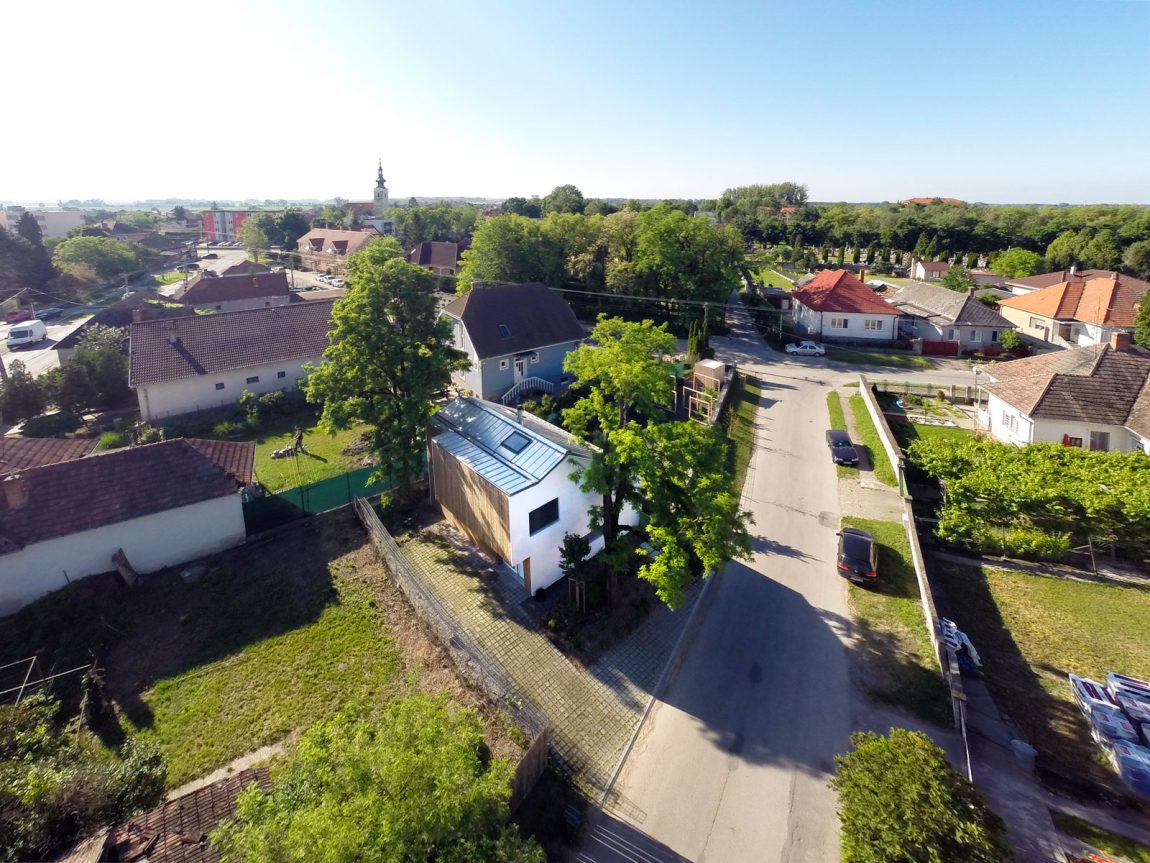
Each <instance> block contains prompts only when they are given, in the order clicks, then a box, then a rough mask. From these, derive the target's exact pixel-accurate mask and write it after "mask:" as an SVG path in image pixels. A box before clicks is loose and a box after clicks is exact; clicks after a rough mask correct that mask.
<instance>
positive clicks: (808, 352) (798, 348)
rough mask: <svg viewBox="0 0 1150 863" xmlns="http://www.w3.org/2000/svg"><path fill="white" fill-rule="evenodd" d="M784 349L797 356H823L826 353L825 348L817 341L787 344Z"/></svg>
mask: <svg viewBox="0 0 1150 863" xmlns="http://www.w3.org/2000/svg"><path fill="white" fill-rule="evenodd" d="M785 350H786V352H787V353H788V354H790V355H791V356H798V357H823V356H826V353H827V349H826V348H824V347H823V346H822V345H820V344H819V343H818V342H808V341H802V342H799V343H798V344H790V345H787V346H786V348H785Z"/></svg>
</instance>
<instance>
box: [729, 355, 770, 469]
mask: <svg viewBox="0 0 1150 863" xmlns="http://www.w3.org/2000/svg"><path fill="white" fill-rule="evenodd" d="M761 395H762V391H761V390H760V389H759V382H758V380H757V379H755V378H753V377H751V376H750V375H743V374H741V375H739V388H738V389H737V390H735V392H734V393H733V394H732V397H733V398H734V402H733V403H732V404H731V407H730V418H729V420H728V421H727V440H729V441H730V442H731V443H732V444H734V450H733V452H734V471H735V484H736V487H737V488H739V489H742V487H743V482H744V481H745V480H746V478H747V467H748V465H750V462H751V456H752V454H753V453H754V451H755V417H756V415H757V414H758V410H759V397H760V396H761Z"/></svg>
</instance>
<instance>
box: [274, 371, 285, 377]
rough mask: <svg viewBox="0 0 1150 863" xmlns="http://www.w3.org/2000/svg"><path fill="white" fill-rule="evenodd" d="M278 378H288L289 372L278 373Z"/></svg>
mask: <svg viewBox="0 0 1150 863" xmlns="http://www.w3.org/2000/svg"><path fill="white" fill-rule="evenodd" d="M276 377H277V378H286V377H287V372H276Z"/></svg>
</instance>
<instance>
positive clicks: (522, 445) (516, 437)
mask: <svg viewBox="0 0 1150 863" xmlns="http://www.w3.org/2000/svg"><path fill="white" fill-rule="evenodd" d="M529 443H531V438H529V437H527V435H525V434H520V433H519V432H512V433H511V434H509V435H508V436H507V437H505V438H504V439H503V442H502V443H501V444H499V445H500V446H501V447H505V448H507V449H509V450H511V451H512V452H513V453H515V454H516V455H519V453H521V452H523V450H525V449H527V445H528V444H529Z"/></svg>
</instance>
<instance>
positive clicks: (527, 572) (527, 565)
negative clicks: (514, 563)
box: [523, 557, 531, 593]
mask: <svg viewBox="0 0 1150 863" xmlns="http://www.w3.org/2000/svg"><path fill="white" fill-rule="evenodd" d="M523 586H524V587H526V588H527V592H528V593H531V558H529V557H525V558H523Z"/></svg>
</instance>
